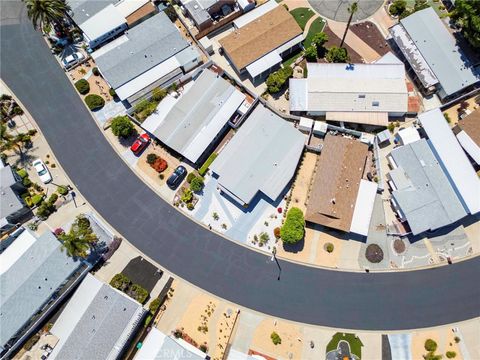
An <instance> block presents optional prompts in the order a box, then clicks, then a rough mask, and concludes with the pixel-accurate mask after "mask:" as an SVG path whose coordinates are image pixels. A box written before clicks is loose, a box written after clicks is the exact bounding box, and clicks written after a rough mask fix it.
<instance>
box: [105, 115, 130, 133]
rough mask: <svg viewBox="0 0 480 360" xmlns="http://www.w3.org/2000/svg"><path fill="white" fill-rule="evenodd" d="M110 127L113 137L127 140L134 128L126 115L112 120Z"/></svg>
mask: <svg viewBox="0 0 480 360" xmlns="http://www.w3.org/2000/svg"><path fill="white" fill-rule="evenodd" d="M110 127H111V129H112V133H113V135H115V136H118V137H123V138H128V137H129V136H130V135H132V134H133V132H134V131H135V127H134V126H133V124H132V122H131V121H130V119H129V118H128V116H126V115H124V116H117V117H115V118H113V120H112V123H111V125H110Z"/></svg>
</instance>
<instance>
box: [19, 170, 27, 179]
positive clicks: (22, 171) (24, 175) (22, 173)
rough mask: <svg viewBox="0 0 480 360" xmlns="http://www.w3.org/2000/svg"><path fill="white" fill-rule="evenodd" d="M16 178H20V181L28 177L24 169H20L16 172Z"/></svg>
mask: <svg viewBox="0 0 480 360" xmlns="http://www.w3.org/2000/svg"><path fill="white" fill-rule="evenodd" d="M17 174H18V176H20V177H21V178H22V179H24V178H26V177H27V176H28V174H27V171H26V170H25V169H20V170H17Z"/></svg>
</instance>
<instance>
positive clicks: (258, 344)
mask: <svg viewBox="0 0 480 360" xmlns="http://www.w3.org/2000/svg"><path fill="white" fill-rule="evenodd" d="M273 332H276V333H277V334H278V335H279V336H280V339H281V343H280V344H278V345H274V344H273V342H272V339H271V338H270V336H271V334H272V333H273ZM300 338H301V333H300V329H299V327H298V326H297V325H295V324H293V323H287V322H281V321H277V320H272V319H266V320H264V321H262V322H261V323H260V324H259V326H258V327H257V328H256V330H255V333H254V334H253V340H252V343H251V344H250V349H251V350H254V351H258V352H260V353H262V354H265V355H267V356H272V357H274V358H281V359H301V358H302V343H301V342H300V341H298V339H300Z"/></svg>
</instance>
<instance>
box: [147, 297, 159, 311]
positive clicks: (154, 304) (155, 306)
mask: <svg viewBox="0 0 480 360" xmlns="http://www.w3.org/2000/svg"><path fill="white" fill-rule="evenodd" d="M160 305H161V302H160V298H156V299H153V300H152V302H151V303H150V305H148V309H149V310H150V312H151V313H152V314H155V313H156V312H157V310H158V308H159V307H160Z"/></svg>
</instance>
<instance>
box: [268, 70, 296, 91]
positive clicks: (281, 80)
mask: <svg viewBox="0 0 480 360" xmlns="http://www.w3.org/2000/svg"><path fill="white" fill-rule="evenodd" d="M292 75H293V69H292V68H291V67H290V66H287V67H284V68H282V69H280V70H278V71H275V72H274V73H271V74H270V75H269V76H268V78H267V81H266V84H267V91H268V92H269V93H270V94H274V93H277V92H279V91H280V90H282V88H283V86H284V85H285V84H286V82H287V81H288V79H289V78H290V77H291V76H292Z"/></svg>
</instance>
